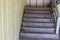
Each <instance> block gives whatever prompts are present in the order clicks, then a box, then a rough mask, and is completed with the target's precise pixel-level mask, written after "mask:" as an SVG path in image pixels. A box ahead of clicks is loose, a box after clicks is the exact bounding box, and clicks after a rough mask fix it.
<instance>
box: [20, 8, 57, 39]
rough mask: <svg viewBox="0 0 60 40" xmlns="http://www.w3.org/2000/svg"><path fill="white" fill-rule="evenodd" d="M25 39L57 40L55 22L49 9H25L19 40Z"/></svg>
mask: <svg viewBox="0 0 60 40" xmlns="http://www.w3.org/2000/svg"><path fill="white" fill-rule="evenodd" d="M24 38H25V39H24ZM27 38H31V40H33V38H34V39H35V38H49V39H58V34H56V21H55V19H54V15H53V11H52V9H51V8H50V7H25V9H24V15H23V21H22V27H21V33H20V40H28V39H27Z"/></svg>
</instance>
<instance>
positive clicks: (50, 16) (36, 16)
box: [24, 13, 54, 18]
mask: <svg viewBox="0 0 60 40" xmlns="http://www.w3.org/2000/svg"><path fill="white" fill-rule="evenodd" d="M24 17H33V18H54V17H53V15H52V14H28V13H27V14H26V13H25V14H24Z"/></svg>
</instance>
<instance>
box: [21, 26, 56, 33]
mask: <svg viewBox="0 0 60 40" xmlns="http://www.w3.org/2000/svg"><path fill="white" fill-rule="evenodd" d="M22 31H23V32H33V33H41V32H42V33H54V32H55V28H31V27H22Z"/></svg>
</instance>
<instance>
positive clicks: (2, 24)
mask: <svg viewBox="0 0 60 40" xmlns="http://www.w3.org/2000/svg"><path fill="white" fill-rule="evenodd" d="M25 2H26V0H0V40H18V39H19V31H20V27H21V25H20V24H21V19H22V15H23V9H24V5H25Z"/></svg>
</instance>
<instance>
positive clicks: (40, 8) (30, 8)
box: [25, 7, 51, 10]
mask: <svg viewBox="0 0 60 40" xmlns="http://www.w3.org/2000/svg"><path fill="white" fill-rule="evenodd" d="M25 9H29V10H32V9H33V10H51V8H49V7H25Z"/></svg>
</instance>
